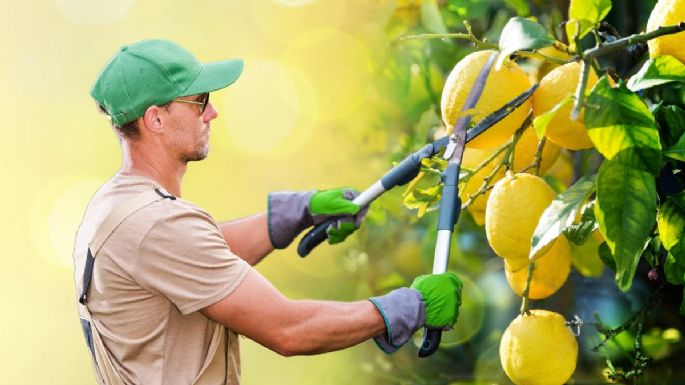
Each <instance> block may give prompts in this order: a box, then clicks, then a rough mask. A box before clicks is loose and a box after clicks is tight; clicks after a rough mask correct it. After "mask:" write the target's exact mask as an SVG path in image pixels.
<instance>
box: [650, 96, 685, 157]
mask: <svg viewBox="0 0 685 385" xmlns="http://www.w3.org/2000/svg"><path fill="white" fill-rule="evenodd" d="M652 114H653V115H654V118H655V119H656V124H657V127H658V128H659V133H660V136H661V140H662V142H663V146H665V147H669V148H670V147H672V146H674V145H676V144H677V143H678V142H679V141H680V140H681V139H682V137H683V134H685V110H683V109H682V108H680V107H678V106H664V105H658V106H656V108H654V109H653V111H652Z"/></svg>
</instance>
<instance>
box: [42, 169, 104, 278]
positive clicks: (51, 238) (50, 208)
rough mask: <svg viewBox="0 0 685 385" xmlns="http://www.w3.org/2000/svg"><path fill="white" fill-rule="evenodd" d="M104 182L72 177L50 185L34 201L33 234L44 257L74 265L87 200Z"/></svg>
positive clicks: (60, 264) (64, 264)
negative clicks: (79, 230)
mask: <svg viewBox="0 0 685 385" xmlns="http://www.w3.org/2000/svg"><path fill="white" fill-rule="evenodd" d="M102 183H103V182H102V181H100V180H96V179H89V178H83V179H81V178H73V179H65V180H60V181H57V182H55V183H53V184H48V185H46V187H45V190H43V191H41V192H40V193H39V195H38V197H37V199H36V200H35V202H34V205H33V207H32V211H31V230H32V231H31V233H32V235H33V238H34V245H36V247H38V249H39V251H40V254H41V256H42V257H44V258H46V259H47V260H48V261H50V262H51V263H54V264H56V265H58V266H61V267H68V268H71V267H73V256H72V253H73V250H74V241H75V239H76V232H77V230H78V227H79V225H80V224H81V221H82V219H83V214H84V212H85V210H86V206H87V205H88V202H89V201H90V199H91V198H92V196H93V194H95V191H97V189H98V188H99V187H100V186H101V185H102Z"/></svg>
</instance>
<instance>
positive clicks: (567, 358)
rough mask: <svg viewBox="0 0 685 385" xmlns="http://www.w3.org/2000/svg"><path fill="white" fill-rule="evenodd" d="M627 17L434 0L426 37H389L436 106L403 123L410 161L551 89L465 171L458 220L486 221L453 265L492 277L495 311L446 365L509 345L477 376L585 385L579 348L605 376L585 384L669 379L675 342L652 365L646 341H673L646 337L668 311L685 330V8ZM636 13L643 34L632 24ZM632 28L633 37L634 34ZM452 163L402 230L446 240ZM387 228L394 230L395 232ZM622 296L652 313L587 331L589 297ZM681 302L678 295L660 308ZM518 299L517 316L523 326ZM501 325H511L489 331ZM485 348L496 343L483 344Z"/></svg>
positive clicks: (428, 6)
mask: <svg viewBox="0 0 685 385" xmlns="http://www.w3.org/2000/svg"><path fill="white" fill-rule="evenodd" d="M628 3H631V2H615V1H611V0H570V1H568V2H566V3H565V4H566V5H567V8H566V9H560V8H558V2H551V1H544V0H541V1H535V2H525V1H500V2H497V4H498V5H499V6H500V7H501V8H502V9H497V8H498V6H497V5H493V4H494V2H486V1H477V0H474V1H457V0H448V1H445V2H440V1H422V2H420V8H421V9H420V11H418V13H419V14H420V16H419V21H418V24H415V25H414V26H413V27H412V28H411V29H409V30H403V31H400V32H397V30H393V29H392V28H391V29H390V31H391V32H390V33H391V35H392V36H393V49H396V50H397V52H403V53H407V52H411V53H412V54H411V55H410V56H411V60H410V59H407V62H408V63H410V65H409V66H408V68H410V71H409V72H410V73H411V74H412V76H413V78H414V79H416V78H417V77H418V76H423V83H424V85H425V86H426V89H427V91H426V92H427V95H428V98H429V99H430V100H427V99H426V98H423V100H422V103H423V104H420V107H416V105H418V104H416V105H413V106H412V107H415V108H417V109H420V110H421V111H422V113H421V115H420V117H418V118H414V119H413V120H411V119H410V120H408V121H409V122H410V123H409V124H406V122H405V126H406V127H407V130H408V131H409V133H408V134H406V135H399V141H398V142H399V143H401V147H402V150H401V151H397V152H396V153H394V155H393V156H394V157H393V160H394V161H397V160H400V159H401V158H402V155H406V154H407V153H409V152H411V151H415V150H416V149H418V148H420V147H421V146H423V145H425V143H426V141H430V140H433V139H435V138H437V137H443V136H445V135H449V133H450V132H451V130H452V127H453V125H454V123H455V121H456V120H457V118H459V117H460V116H463V115H465V114H466V115H470V116H471V124H472V125H473V124H475V123H477V122H479V121H481V120H482V119H484V118H485V117H486V116H488V115H489V114H490V113H492V112H493V111H495V110H497V109H498V108H500V107H502V106H503V105H505V104H506V103H508V102H509V101H510V100H511V99H512V98H514V97H515V96H517V95H519V94H521V93H522V92H523V91H524V90H526V89H528V88H529V87H530V85H532V84H534V83H537V84H538V87H537V90H536V91H535V93H534V94H533V96H532V98H531V99H529V102H527V103H524V104H522V105H521V106H520V107H518V108H516V109H514V110H511V111H509V113H508V115H507V116H506V117H505V118H504V119H502V120H501V121H500V122H499V123H497V124H495V125H493V126H492V127H491V128H490V129H489V130H487V131H486V132H484V133H483V134H481V135H480V136H479V137H477V138H475V139H473V140H471V141H470V142H468V143H467V146H466V150H465V152H464V155H463V158H462V163H461V172H460V178H459V196H460V199H461V208H462V209H463V210H465V211H468V213H469V214H470V215H471V216H472V217H473V219H474V221H459V223H458V224H457V229H456V231H457V233H456V235H457V236H456V237H455V238H456V240H455V241H454V243H455V245H454V255H456V262H452V261H451V260H450V263H451V266H450V268H451V269H453V270H454V271H455V272H456V273H457V274H459V272H460V271H464V274H467V273H468V274H470V276H472V277H473V276H477V275H478V274H485V275H487V276H488V277H491V278H490V280H489V281H488V284H487V286H484V287H487V289H485V290H483V291H482V293H483V298H482V299H479V300H482V301H485V302H486V303H487V306H489V309H491V313H489V314H488V316H487V317H485V318H484V320H483V321H482V322H483V323H484V324H483V325H480V324H479V325H468V326H469V330H480V331H481V332H480V334H481V335H480V336H479V335H475V336H469V338H468V339H465V340H464V341H459V343H458V344H455V345H454V346H450V347H446V348H445V350H446V351H447V353H446V354H459V353H461V352H463V351H462V350H456V349H457V347H459V349H462V348H464V349H468V348H469V347H471V348H473V349H474V350H477V349H478V348H481V347H483V351H484V352H488V353H484V354H483V356H482V357H484V358H479V360H481V359H482V360H486V361H487V360H488V359H490V358H491V357H492V352H493V351H494V350H493V346H492V344H493V343H494V342H497V343H498V346H499V353H500V354H499V356H500V358H501V361H500V362H498V365H497V367H495V366H492V363H491V362H490V361H487V362H485V361H483V362H481V361H479V362H477V363H475V364H474V366H476V367H478V368H479V369H478V372H479V373H486V372H491V373H497V372H498V371H499V372H501V373H503V374H502V375H503V376H506V377H507V378H509V380H511V381H513V382H514V383H516V384H548V385H554V384H563V383H565V382H567V381H573V380H574V371H575V366H576V365H575V364H576V361H577V359H578V353H579V352H578V345H577V342H576V335H577V337H578V339H579V340H581V341H582V342H583V343H584V344H585V345H589V346H590V347H593V351H590V349H584V350H581V351H580V354H581V355H583V356H584V357H583V358H584V360H586V361H588V362H590V361H591V362H593V364H594V365H595V366H596V367H593V369H592V370H594V371H593V372H592V373H590V374H588V371H589V369H588V368H583V369H582V370H583V371H584V372H583V373H579V374H578V376H577V381H582V379H585V378H586V377H584V376H587V375H590V376H591V377H592V378H594V379H609V380H612V381H631V380H632V381H637V378H638V377H640V376H642V375H643V374H644V373H645V372H647V371H648V370H652V372H651V373H655V371H657V370H658V369H650V365H651V363H652V362H655V361H657V360H665V359H667V358H668V357H670V359H671V360H676V358H674V357H675V355H674V354H675V353H673V351H675V350H677V349H676V348H674V347H673V345H672V344H674V343H676V342H673V341H675V340H673V341H671V340H669V341H666V340H665V339H662V340H659V341H658V343H659V344H661V345H660V346H663V348H660V349H659V354H658V355H657V356H655V357H651V358H650V357H649V354H650V352H652V350H650V348H648V347H645V346H643V343H642V342H643V336H644V337H645V341H649V340H650V338H652V337H653V336H661V335H662V334H663V333H661V332H660V331H654V330H651V331H648V330H646V329H645V325H647V324H649V322H648V321H649V320H650V317H656V316H655V314H656V313H658V311H661V312H667V313H668V312H670V313H668V315H669V316H670V317H664V318H660V319H659V320H660V322H662V323H663V325H660V326H661V327H663V328H664V329H666V328H669V327H676V328H677V327H678V326H677V325H673V322H675V321H673V320H674V319H677V318H675V317H677V316H676V314H674V313H679V314H680V316H685V300H683V297H682V296H683V294H685V246H683V245H685V243H684V242H685V176H684V175H685V173H684V172H683V170H685V58H684V57H683V52H685V32H684V31H685V1H683V0H658V1H657V0H649V1H645V2H634V3H632V4H630V5H628ZM615 10H616V11H615ZM495 14H496V15H497V17H494V18H488V15H495ZM561 15H567V19H566V20H562V19H561ZM627 15H629V16H631V23H632V24H630V25H629V24H628V23H626V24H620V23H621V21H622V18H625V17H626V16H627ZM505 16H506V17H505ZM642 16H644V17H642ZM647 18H649V20H647ZM483 20H486V21H485V22H484V21H483ZM462 25H463V26H462ZM631 28H632V29H631ZM626 30H627V31H631V32H629V33H632V34H629V35H627V36H623V35H621V33H623V32H624V31H626ZM393 33H394V34H393ZM461 42H465V43H466V44H461ZM493 52H497V54H498V57H497V61H496V65H495V66H493V67H492V69H491V70H490V73H489V76H488V80H487V82H486V84H485V88H484V90H483V93H482V95H481V97H480V99H479V100H478V102H477V104H476V107H475V108H473V109H472V110H469V111H463V104H464V101H465V100H466V98H467V96H468V95H469V91H470V90H471V88H472V87H473V84H474V80H475V78H476V77H477V75H478V74H479V72H480V70H481V68H482V67H483V65H484V64H485V62H486V60H487V59H488V58H489V57H491V55H492V53H493ZM412 55H413V56H412ZM404 57H405V58H406V57H407V56H404ZM389 68H390V70H392V69H393V68H392V67H391V66H388V67H385V68H383V70H382V73H383V74H386V73H387V71H389ZM435 68H440V69H441V70H442V77H441V76H435V75H434V74H433V73H434V69H435ZM417 69H418V71H417ZM421 74H423V75H421ZM440 78H444V79H445V81H444V83H443V84H442V91H441V92H438V91H436V85H435V79H440ZM438 88H439V87H438ZM407 111H409V109H407ZM388 126H389V124H388V123H387V122H384V127H388ZM445 165H446V162H444V161H443V160H442V159H441V158H440V157H436V158H433V159H426V160H424V162H423V167H422V170H421V173H420V174H419V177H417V179H415V180H414V181H412V182H411V183H409V184H408V185H407V187H406V190H405V191H404V192H403V193H402V196H401V197H398V198H397V199H398V200H401V201H402V202H403V203H404V204H405V207H406V209H407V210H406V211H405V212H403V213H402V214H401V215H397V216H396V218H397V219H398V222H399V221H400V219H401V220H404V221H405V222H406V223H408V225H407V227H405V228H404V229H405V230H404V231H410V230H406V229H408V228H409V226H415V228H416V230H415V231H416V233H418V234H419V237H422V236H425V234H429V233H430V231H429V230H426V229H429V228H431V227H432V226H434V225H435V219H436V218H435V215H436V213H435V210H436V209H437V208H439V206H440V197H441V191H442V187H443V186H442V179H441V173H442V172H443V170H444V168H445ZM412 215H413V216H412ZM462 215H463V214H462ZM386 220H387V218H386ZM474 222H475V225H476V226H474ZM388 223H391V224H392V221H389V220H388V222H386V223H384V224H383V226H384V227H382V230H383V231H386V232H387V231H388V230H389V229H391V227H390V226H388ZM378 229H379V231H381V230H380V229H381V226H378ZM365 231H367V230H365V229H363V228H362V230H361V232H362V234H363V233H364V232H365ZM376 234H378V233H376ZM393 234H396V233H393ZM430 234H432V233H430ZM366 239H367V238H365V241H366V242H369V241H367V240H366ZM426 254H427V253H426V250H423V255H426ZM403 258H407V259H410V258H411V257H410V256H406V255H405V256H403ZM378 266H380V268H381V269H382V266H383V265H382V263H379V264H378ZM398 266H399V265H398ZM424 267H425V264H424ZM398 269H399V267H398ZM612 280H613V282H612ZM607 281H608V283H610V284H611V285H612V287H611V289H612V290H615V292H616V293H618V294H616V296H617V298H621V299H623V300H625V299H626V298H640V301H639V303H638V304H634V303H633V304H631V306H630V309H628V310H625V313H620V312H612V313H615V314H620V316H621V317H618V315H616V317H617V318H613V319H607V320H605V319H602V318H600V317H599V316H598V317H597V319H594V318H592V314H591V313H590V314H589V315H588V313H587V312H586V314H585V315H583V317H584V319H582V318H580V317H577V316H576V315H577V313H575V310H574V309H577V308H578V305H573V303H574V302H576V301H577V302H580V301H581V300H583V299H582V298H574V296H580V295H581V294H579V291H578V290H577V289H578V287H577V286H578V285H579V282H580V283H582V285H585V284H586V283H588V282H592V284H594V285H597V287H602V288H604V287H603V286H606V285H607ZM479 282H480V281H479ZM569 282H570V283H569ZM582 285H581V286H582ZM502 287H503V288H504V290H505V291H502V289H501V288H502ZM481 289H483V288H482V287H481ZM465 290H466V289H465ZM491 291H492V292H493V293H496V294H492V295H494V296H496V297H497V298H496V299H493V298H491V297H490V295H491V293H490V292H491ZM602 292H603V291H598V293H600V294H601V293H602ZM665 292H668V293H670V294H664V293H665ZM673 292H676V293H677V294H676V297H677V298H675V299H674V298H671V297H669V299H670V300H669V301H663V302H661V299H662V297H663V296H665V295H670V296H672V295H673V294H672V293H673ZM543 299H544V301H542V302H537V300H543ZM585 299H586V300H587V297H586V298H585ZM512 301H517V302H518V301H520V307H519V306H518V304H517V307H518V313H519V315H518V316H517V317H515V319H514V320H513V321H512V320H511V318H513V317H512V315H511V310H512V309H511V307H507V306H508V305H510V304H511V302H512ZM577 302H576V303H577ZM569 303H571V305H569ZM674 303H675V306H673V304H674ZM602 305H603V306H604V307H605V308H606V307H608V308H609V309H612V306H616V307H617V308H622V309H626V308H625V307H621V306H623V305H621V306H619V304H614V303H613V302H610V301H605V302H602ZM678 305H680V306H678ZM543 308H548V309H550V310H549V311H548V310H543ZM559 308H560V309H562V310H563V311H557V309H559ZM552 309H554V310H555V312H552V311H551V310H552ZM636 309H637V310H636ZM655 309H661V310H655ZM667 318H668V319H667ZM504 321H506V324H509V327H507V328H506V330H504V327H502V326H500V325H501V323H502V322H504ZM464 322H467V323H473V322H475V321H474V320H473V319H466V318H465V320H464ZM479 322H481V321H479ZM488 322H493V323H496V325H495V326H492V325H490V327H491V329H490V332H489V333H487V332H486V331H487V330H488V327H489V325H488V324H487V323H488ZM498 322H499V323H498ZM668 322H672V323H671V324H670V325H669V324H668ZM506 324H505V326H506ZM617 325H618V326H617ZM570 329H573V333H572V332H571V330H570ZM574 333H575V334H576V335H574ZM500 335H501V336H502V337H501V339H499V340H498V338H499V336H500ZM479 337H480V339H479ZM660 338H661V337H660ZM625 339H628V340H629V342H632V343H629V344H627V345H625V346H627V349H628V350H629V351H628V352H627V354H624V357H623V358H621V357H619V356H618V355H617V354H614V351H612V350H611V349H613V348H612V346H613V345H612V344H614V342H615V341H619V340H625ZM474 340H477V341H479V342H480V343H482V345H479V346H470V345H468V344H469V343H472V342H473V341H474ZM496 340H497V341H496ZM649 344H652V342H650V343H649ZM649 344H648V345H649ZM621 346H624V345H621ZM672 347H673V349H672V350H671V348H672ZM450 349H451V350H450ZM557 350H559V351H563V352H564V354H562V355H558V354H557V353H558V351H557ZM603 354H604V355H603ZM627 356H629V358H628V359H626V358H625V357H627ZM446 357H451V356H449V355H447V356H446ZM671 362H673V361H671ZM488 365H490V366H488ZM655 366H656V365H655ZM600 367H601V368H600ZM483 368H486V369H483ZM598 368H600V369H598ZM414 369H415V368H414ZM441 369H442V371H443V372H442V373H441V376H440V377H439V378H441V379H445V383H449V381H450V379H451V380H452V381H456V380H458V379H459V377H458V376H456V375H455V376H454V377H450V376H449V374H450V373H453V371H456V369H454V368H452V367H442V368H441ZM579 370H580V369H579ZM602 370H604V374H603V375H602V374H601V373H602ZM412 378H414V377H412ZM429 379H430V380H432V379H433V378H429ZM503 381H506V380H505V379H504V377H500V378H497V377H496V376H495V377H492V378H491V377H488V378H486V379H485V380H483V381H482V382H485V383H491V382H492V383H500V382H503ZM397 382H401V381H399V380H398V381H397ZM417 382H419V383H422V381H420V380H417ZM423 382H425V383H428V382H431V381H429V380H426V381H423ZM438 382H439V381H438ZM477 382H480V381H477Z"/></svg>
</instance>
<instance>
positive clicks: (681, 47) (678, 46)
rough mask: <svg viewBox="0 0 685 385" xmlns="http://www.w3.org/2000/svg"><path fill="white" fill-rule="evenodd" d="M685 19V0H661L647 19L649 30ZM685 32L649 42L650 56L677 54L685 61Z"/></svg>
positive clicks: (676, 55)
mask: <svg viewBox="0 0 685 385" xmlns="http://www.w3.org/2000/svg"><path fill="white" fill-rule="evenodd" d="M682 21H685V0H659V2H658V3H656V5H655V6H654V9H653V10H652V13H651V14H650V15H649V20H648V21H647V32H651V31H654V30H655V29H657V28H659V27H665V26H668V25H673V24H678V23H680V22H682ZM684 41H685V32H679V33H675V34H672V35H666V36H661V37H657V38H656V39H652V40H650V41H648V42H647V45H648V46H649V56H650V57H652V58H654V57H657V56H660V55H671V56H675V57H676V58H678V60H680V61H681V62H683V63H685V43H683V42H684Z"/></svg>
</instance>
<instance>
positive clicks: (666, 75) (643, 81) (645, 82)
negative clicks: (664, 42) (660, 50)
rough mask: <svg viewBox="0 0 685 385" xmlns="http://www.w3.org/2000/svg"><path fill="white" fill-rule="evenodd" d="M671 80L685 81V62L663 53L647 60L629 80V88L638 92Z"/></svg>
mask: <svg viewBox="0 0 685 385" xmlns="http://www.w3.org/2000/svg"><path fill="white" fill-rule="evenodd" d="M671 82H685V64H683V63H682V62H680V60H678V59H676V58H675V57H673V56H670V55H663V56H659V57H657V58H654V59H649V60H647V61H646V62H645V64H644V65H643V66H642V68H641V69H640V71H639V72H638V73H636V74H635V75H633V76H632V77H631V78H630V79H629V80H628V88H630V89H631V90H632V91H635V92H637V91H640V90H644V89H647V88H651V87H654V86H658V85H661V84H666V83H671Z"/></svg>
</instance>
